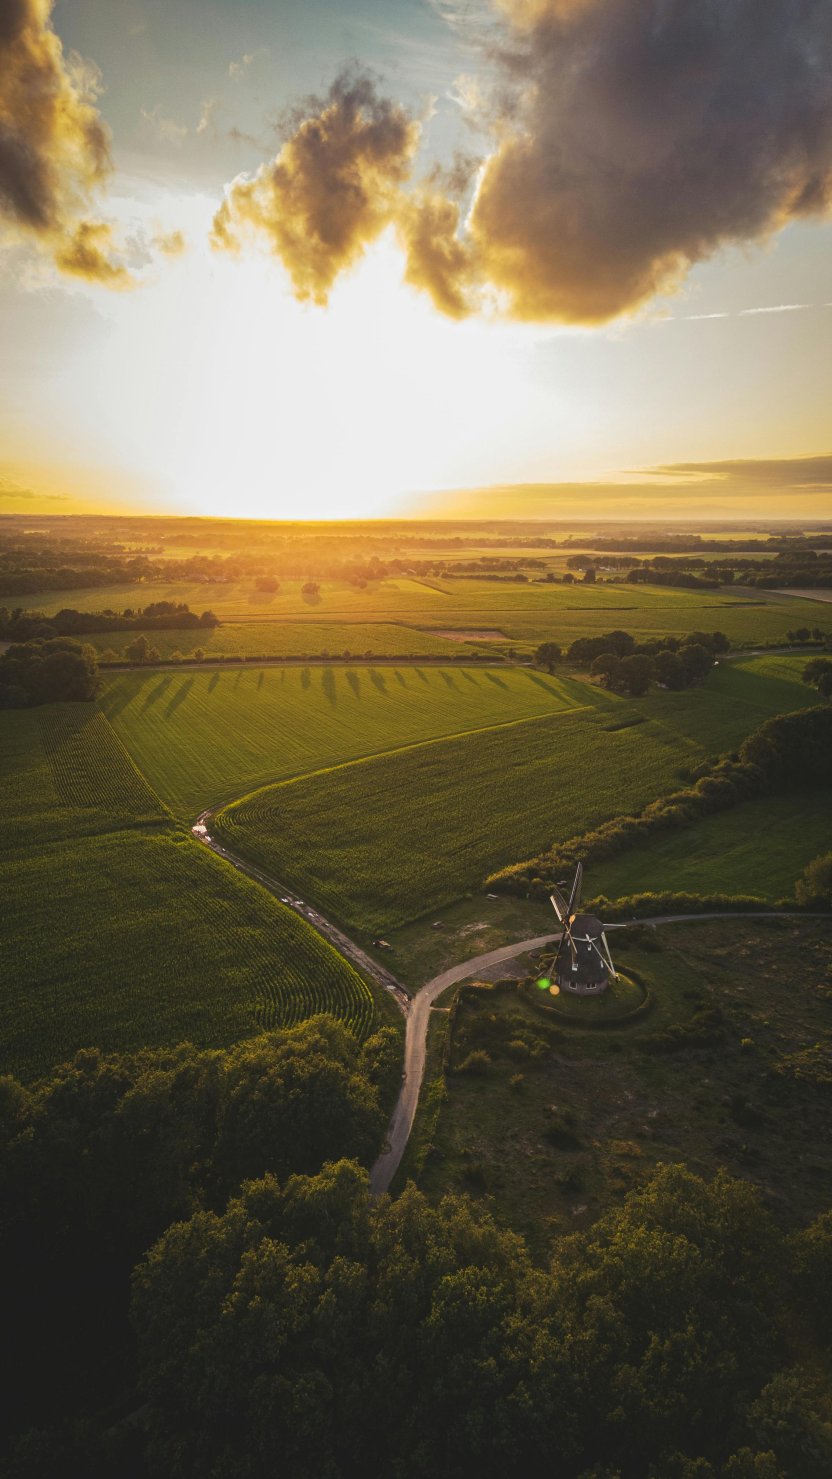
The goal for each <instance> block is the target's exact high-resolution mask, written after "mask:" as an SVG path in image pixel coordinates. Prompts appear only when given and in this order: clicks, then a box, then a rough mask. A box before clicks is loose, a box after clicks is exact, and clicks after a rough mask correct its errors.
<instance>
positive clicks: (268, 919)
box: [0, 704, 392, 1078]
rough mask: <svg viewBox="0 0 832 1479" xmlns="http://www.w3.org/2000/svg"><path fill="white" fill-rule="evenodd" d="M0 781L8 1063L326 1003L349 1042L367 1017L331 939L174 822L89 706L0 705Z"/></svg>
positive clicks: (40, 1063) (369, 999)
mask: <svg viewBox="0 0 832 1479" xmlns="http://www.w3.org/2000/svg"><path fill="white" fill-rule="evenodd" d="M0 781H2V790H0V825H2V829H3V849H4V859H5V867H4V873H3V884H4V887H3V908H2V913H0V959H2V961H3V966H4V969H3V971H2V990H0V1038H2V1042H3V1059H2V1069H3V1071H13V1072H15V1073H17V1074H19V1075H21V1076H23V1077H27V1078H28V1077H32V1076H35V1075H37V1074H38V1073H40V1072H42V1071H44V1070H46V1069H48V1068H49V1067H50V1066H51V1065H52V1064H53V1063H55V1062H56V1061H57V1060H59V1059H61V1058H64V1057H66V1056H67V1055H68V1054H71V1053H72V1052H74V1051H75V1050H76V1049H77V1048H79V1047H84V1046H87V1045H95V1046H99V1047H103V1048H105V1049H126V1050H128V1049H133V1048H138V1047H141V1046H143V1045H145V1044H162V1043H169V1042H176V1041H179V1040H181V1039H183V1038H189V1039H190V1040H191V1041H193V1042H195V1043H197V1044H199V1045H204V1046H211V1045H216V1046H220V1045H224V1044H226V1043H230V1042H233V1041H235V1040H236V1039H238V1038H240V1037H244V1036H247V1035H249V1034H251V1033H255V1032H258V1031H261V1030H262V1029H263V1028H264V1027H270V1026H274V1025H277V1024H279V1023H291V1022H294V1021H297V1020H299V1019H301V1018H302V1017H305V1016H309V1015H311V1014H313V1013H314V1012H317V1011H322V1010H329V1011H333V1012H334V1013H335V1015H337V1016H341V1017H343V1018H344V1019H346V1020H347V1021H348V1022H349V1023H350V1025H351V1026H352V1027H353V1028H354V1030H355V1031H356V1032H357V1033H359V1034H360V1035H362V1036H363V1035H365V1034H366V1032H367V1031H368V1030H370V1029H371V1028H372V1026H373V1024H374V1023H375V1022H376V1021H377V1020H378V1013H379V1002H378V1001H377V999H376V996H375V994H374V993H373V992H372V991H371V990H370V988H369V986H367V985H366V984H365V982H364V981H363V980H362V979H361V978H360V977H359V976H358V974H357V973H356V971H355V970H353V968H352V967H351V966H350V965H349V964H348V963H347V962H346V961H345V960H343V959H342V957H341V956H339V955H338V954H337V953H336V951H334V950H333V949H332V947H331V946H330V945H328V944H327V943H326V942H325V941H324V940H322V939H321V938H320V936H319V935H317V934H316V933H315V932H314V931H313V930H312V929H311V928H310V927H309V926H308V925H307V924H306V923H305V922H304V921H303V920H302V919H300V918H299V917H298V916H297V915H295V914H293V913H292V912H291V911H290V910H288V909H286V908H284V907H283V906H282V905H280V904H279V903H278V902H277V901H276V900H274V899H273V898H272V897H271V895H269V894H267V893H266V892H265V891H264V890H263V889H261V888H259V887H258V886H257V885H255V884H253V883H251V882H249V880H248V879H246V878H244V877H243V876H241V875H240V874H238V873H236V872H235V871H234V870H233V869H231V868H229V867H228V866H227V865H226V864H224V863H222V862H221V861H220V860H219V859H218V858H216V857H214V856H213V855H212V854H211V853H209V851H208V850H207V849H206V848H204V847H203V846H201V845H200V844H199V843H197V842H195V841H194V840H193V839H192V838H190V837H189V836H188V835H187V834H185V833H184V832H182V831H180V830H178V829H177V828H176V827H175V825H174V822H173V819H172V817H171V816H170V814H169V813H168V812H167V811H166V809H165V808H164V806H163V804H162V803H161V802H160V801H159V799H158V797H157V796H155V795H154V793H153V791H152V790H151V789H150V787H149V786H148V784H147V782H146V781H145V780H144V779H143V777H142V776H141V775H140V774H139V773H138V771H137V770H136V768H135V766H134V765H133V764H132V762H131V761H130V759H129V758H128V756H127V755H126V753H125V751H124V749H123V747H122V745H121V744H120V743H119V741H118V739H117V738H116V736H115V735H114V733H113V731H112V729H111V726H110V724H109V722H108V720H107V719H106V717H105V716H104V714H103V713H101V712H100V711H99V710H98V709H97V708H96V707H95V706H94V705H92V704H67V705H56V706H51V707H47V708H43V709H36V710H28V711H27V710H23V711H19V712H17V713H4V714H2V715H0ZM12 963H13V965H12ZM378 995H379V996H380V995H381V994H380V993H379V994H378ZM386 1006H387V1004H386V1003H385V1007H386ZM390 1010H391V1012H392V1009H390Z"/></svg>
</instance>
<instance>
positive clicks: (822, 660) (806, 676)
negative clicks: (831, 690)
mask: <svg viewBox="0 0 832 1479" xmlns="http://www.w3.org/2000/svg"><path fill="white" fill-rule="evenodd" d="M830 673H832V660H830V658H828V657H813V658H812V659H811V661H810V662H807V664H806V666H805V668H804V669H803V673H802V675H801V676H802V678H803V682H804V683H808V684H810V686H811V687H812V688H817V689H818V690H819V691H820V683H821V680H822V679H824V678H826V677H827V676H828V675H829V674H830ZM825 697H828V694H827V695H825Z"/></svg>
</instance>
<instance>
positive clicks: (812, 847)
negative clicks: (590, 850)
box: [591, 791, 832, 903]
mask: <svg viewBox="0 0 832 1479" xmlns="http://www.w3.org/2000/svg"><path fill="white" fill-rule="evenodd" d="M830 839H832V791H816V792H813V793H812V794H809V795H806V794H804V793H801V792H796V793H795V792H792V793H789V794H788V795H785V796H767V797H764V798H761V799H760V800H757V801H749V802H746V803H745V804H744V805H743V806H738V807H735V808H734V809H733V810H732V811H726V812H722V813H717V814H716V815H715V816H710V817H705V818H703V820H702V821H700V822H697V823H696V824H695V825H694V826H692V827H685V828H684V830H682V831H680V832H670V833H668V834H667V835H666V836H665V837H662V838H661V839H658V838H657V839H655V840H654V841H652V842H651V843H649V844H644V845H642V844H639V845H638V846H637V847H631V848H629V849H628V851H626V852H624V853H622V854H621V855H620V856H619V857H617V858H610V859H608V860H607V861H606V862H603V861H602V862H598V863H595V864H593V866H592V877H591V886H592V893H593V895H597V894H604V895H605V896H606V897H607V898H609V899H615V898H621V897H624V896H626V895H628V894H636V893H652V892H658V891H663V890H666V889H671V890H674V891H679V892H683V893H684V892H690V893H701V894H707V893H711V892H713V891H714V890H717V891H719V892H722V893H727V894H754V895H756V896H757V897H758V898H761V899H766V900H767V901H768V902H770V903H774V902H776V901H777V900H778V899H791V898H793V896H794V883H795V879H796V878H797V877H798V875H799V874H800V873H801V872H802V871H803V869H804V868H805V867H806V864H807V863H809V862H811V860H812V858H816V857H819V856H820V854H821V853H825V852H828V851H829V846H830Z"/></svg>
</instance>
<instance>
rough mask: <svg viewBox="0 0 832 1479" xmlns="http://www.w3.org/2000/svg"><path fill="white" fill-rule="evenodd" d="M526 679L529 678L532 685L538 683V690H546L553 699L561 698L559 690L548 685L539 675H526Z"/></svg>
mask: <svg viewBox="0 0 832 1479" xmlns="http://www.w3.org/2000/svg"><path fill="white" fill-rule="evenodd" d="M526 677H527V678H528V680H529V682H530V683H536V684H537V686H538V688H543V689H545V690H546V692H547V693H548V694H549V695H550V696H551V697H553V698H557V697H559V695H558V693H557V690H556V689H555V688H554V687H553V686H552V684H551V683H547V682H546V679H545V678H541V676H540V674H539V673H526ZM555 681H556V680H555Z"/></svg>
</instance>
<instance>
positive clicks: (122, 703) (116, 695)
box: [98, 679, 138, 719]
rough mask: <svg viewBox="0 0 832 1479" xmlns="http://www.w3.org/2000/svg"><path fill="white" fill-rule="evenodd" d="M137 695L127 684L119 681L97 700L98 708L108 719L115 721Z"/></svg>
mask: <svg viewBox="0 0 832 1479" xmlns="http://www.w3.org/2000/svg"><path fill="white" fill-rule="evenodd" d="M137 697H138V694H137V693H136V691H135V690H134V689H132V688H131V687H130V686H129V685H128V684H127V683H125V682H123V681H122V680H121V679H120V680H119V681H118V682H117V683H115V684H114V685H113V687H112V688H109V687H108V688H106V689H105V690H104V693H103V694H102V695H101V698H100V699H99V700H98V706H99V708H100V709H101V710H102V711H103V712H104V713H105V714H106V716H107V718H108V719H115V717H116V715H117V714H120V713H121V711H122V709H126V708H127V705H128V704H130V703H132V702H133V699H134V698H137Z"/></svg>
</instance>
